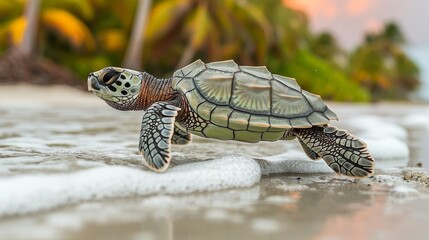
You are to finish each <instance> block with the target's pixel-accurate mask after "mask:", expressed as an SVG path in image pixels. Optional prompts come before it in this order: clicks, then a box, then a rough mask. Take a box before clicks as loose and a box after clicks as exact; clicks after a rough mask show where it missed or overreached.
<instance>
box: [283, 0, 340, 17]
mask: <svg viewBox="0 0 429 240" xmlns="http://www.w3.org/2000/svg"><path fill="white" fill-rule="evenodd" d="M283 3H284V4H285V5H287V6H288V7H290V8H293V9H297V10H301V11H304V12H306V13H307V14H309V15H310V16H311V17H317V16H319V17H323V18H328V19H331V18H334V17H336V16H337V13H338V8H337V5H336V4H335V2H334V1H331V0H305V1H303V0H283Z"/></svg>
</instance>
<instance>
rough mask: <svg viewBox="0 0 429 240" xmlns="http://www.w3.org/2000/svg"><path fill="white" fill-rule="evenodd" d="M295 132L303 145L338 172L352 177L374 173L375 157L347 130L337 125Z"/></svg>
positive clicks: (367, 175)
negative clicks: (338, 127) (340, 128)
mask: <svg viewBox="0 0 429 240" xmlns="http://www.w3.org/2000/svg"><path fill="white" fill-rule="evenodd" d="M294 133H295V134H296V135H297V137H298V138H299V140H300V141H301V142H302V143H301V144H302V145H306V146H307V147H308V148H309V149H311V151H312V152H314V153H315V154H317V155H319V156H320V157H322V158H323V160H325V162H326V163H327V164H328V165H329V167H331V168H332V169H333V170H334V171H335V172H336V173H338V174H342V175H347V176H351V177H369V176H372V175H373V173H374V159H373V158H372V157H371V155H370V154H369V152H368V149H367V148H366V144H365V143H364V142H362V141H361V140H359V139H357V138H356V137H354V136H353V135H351V134H349V133H347V132H346V131H344V130H339V129H337V128H336V127H312V128H303V129H294ZM304 150H306V149H305V147H304ZM306 152H307V151H306ZM307 155H308V153H307ZM309 156H310V157H311V153H310V155H309Z"/></svg>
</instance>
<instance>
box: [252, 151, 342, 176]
mask: <svg viewBox="0 0 429 240" xmlns="http://www.w3.org/2000/svg"><path fill="white" fill-rule="evenodd" d="M257 161H258V163H259V165H260V166H261V169H262V174H272V173H297V174H311V173H334V171H333V170H332V169H331V168H330V167H329V166H328V165H327V164H326V163H325V161H323V160H317V161H314V160H310V159H309V158H308V157H307V156H306V155H305V153H304V152H302V151H301V152H298V151H290V152H287V153H283V154H279V155H275V156H271V157H264V158H262V159H258V160H257Z"/></svg>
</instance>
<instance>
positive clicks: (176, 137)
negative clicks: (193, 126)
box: [171, 126, 192, 145]
mask: <svg viewBox="0 0 429 240" xmlns="http://www.w3.org/2000/svg"><path fill="white" fill-rule="evenodd" d="M191 140H192V138H191V134H190V133H188V132H185V131H183V130H181V129H180V128H178V127H177V126H175V127H174V133H173V137H172V138H171V143H173V144H180V145H183V144H188V143H190V142H191Z"/></svg>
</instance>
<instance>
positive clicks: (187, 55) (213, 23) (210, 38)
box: [145, 0, 271, 67]
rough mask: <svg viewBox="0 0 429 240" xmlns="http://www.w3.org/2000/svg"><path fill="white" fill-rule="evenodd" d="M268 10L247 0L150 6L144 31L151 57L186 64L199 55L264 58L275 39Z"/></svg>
mask: <svg viewBox="0 0 429 240" xmlns="http://www.w3.org/2000/svg"><path fill="white" fill-rule="evenodd" d="M270 31H271V28H270V25H269V22H268V21H267V19H266V18H265V16H264V14H263V13H262V12H261V11H260V9H258V8H257V7H256V6H255V5H254V4H251V3H249V2H247V1H231V0H218V1H211V0H166V1H162V2H159V3H158V4H156V5H155V6H154V8H153V10H152V12H151V15H150V18H149V22H148V28H147V30H146V33H145V36H146V39H147V41H148V47H147V51H146V54H148V55H149V54H150V56H151V61H152V62H153V61H160V60H161V59H162V60H164V62H166V63H167V65H172V64H177V67H181V66H183V65H185V64H187V63H189V62H190V61H191V60H192V59H193V58H195V57H196V56H198V57H202V58H205V60H209V61H213V60H219V59H225V58H232V57H237V58H238V59H237V60H238V61H239V62H241V63H248V64H252V63H253V64H255V63H262V62H264V60H265V57H266V50H267V46H268V44H269V42H270V40H269V39H270V37H271V35H270Z"/></svg>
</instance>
